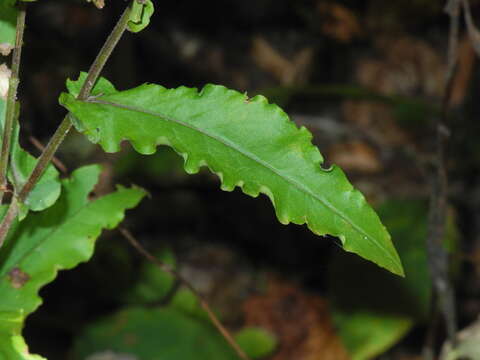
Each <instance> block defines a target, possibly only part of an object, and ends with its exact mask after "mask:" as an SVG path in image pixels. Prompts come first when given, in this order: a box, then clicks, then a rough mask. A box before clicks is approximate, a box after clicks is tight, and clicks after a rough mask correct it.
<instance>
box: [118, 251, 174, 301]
mask: <svg viewBox="0 0 480 360" xmlns="http://www.w3.org/2000/svg"><path fill="white" fill-rule="evenodd" d="M154 255H155V257H156V258H158V259H160V260H161V261H162V262H163V263H164V264H168V265H169V266H171V267H175V257H174V255H173V253H172V252H171V251H170V250H164V251H162V252H161V253H160V254H154ZM174 282H175V279H174V278H173V277H172V275H170V274H168V273H166V272H164V271H161V270H159V268H158V266H156V265H155V264H152V263H151V262H145V263H143V264H142V267H141V268H140V275H139V279H138V281H137V283H136V284H135V286H133V288H132V289H130V291H129V292H128V294H127V295H126V299H127V301H128V302H130V303H135V304H151V303H154V302H157V301H160V300H161V299H162V298H164V297H165V296H166V295H167V294H168V292H169V291H170V290H171V288H172V286H173V284H174Z"/></svg>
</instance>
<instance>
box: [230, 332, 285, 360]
mask: <svg viewBox="0 0 480 360" xmlns="http://www.w3.org/2000/svg"><path fill="white" fill-rule="evenodd" d="M235 340H236V341H237V343H238V345H240V347H241V348H242V349H243V351H245V353H246V354H247V355H248V356H249V357H251V358H252V359H259V358H263V357H265V356H268V355H270V354H271V353H272V352H273V351H274V350H275V347H276V346H277V340H276V339H275V337H274V336H273V335H272V334H270V333H269V332H268V331H266V330H264V329H261V328H245V329H243V330H241V331H240V332H239V333H237V334H236V335H235Z"/></svg>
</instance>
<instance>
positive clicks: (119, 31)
mask: <svg viewBox="0 0 480 360" xmlns="http://www.w3.org/2000/svg"><path fill="white" fill-rule="evenodd" d="M133 1H135V0H133ZM130 11H131V7H130V6H127V8H126V9H125V11H124V12H123V14H122V16H121V17H120V20H119V21H118V22H117V24H116V25H115V27H114V28H113V30H112V32H111V33H110V35H109V36H108V38H107V40H106V41H105V43H104V45H103V47H102V49H101V50H100V52H99V53H98V55H97V57H96V58H95V61H94V62H93V64H92V66H91V67H90V69H89V70H88V75H87V78H86V80H85V82H84V83H83V85H82V88H81V89H80V92H79V95H78V96H77V99H80V100H85V99H87V98H88V96H89V95H90V92H91V91H92V89H93V86H94V85H95V82H96V81H97V79H98V76H99V75H100V72H101V71H102V69H103V67H104V66H105V63H106V62H107V60H108V58H109V57H110V55H111V54H112V51H113V49H115V46H116V45H117V44H118V41H119V40H120V39H121V37H122V35H123V33H124V32H125V30H126V29H127V24H128V21H129V19H130ZM71 127H72V122H71V120H70V115H69V114H67V115H66V116H65V118H64V119H63V121H62V122H61V124H60V125H59V127H58V128H57V130H56V131H55V133H54V134H53V136H52V138H51V139H50V141H49V142H48V144H47V146H46V147H45V150H44V151H43V152H42V154H41V155H40V157H39V158H38V161H37V164H36V165H35V168H34V169H33V171H32V173H31V174H30V176H29V177H28V179H27V182H26V183H25V185H24V186H23V187H22V189H21V190H20V192H19V193H18V195H17V198H18V202H20V203H22V202H24V201H25V199H26V198H27V196H28V194H30V191H32V189H33V187H34V186H35V185H36V184H37V182H38V180H39V179H40V177H41V176H42V174H43V172H44V171H45V169H46V168H47V166H48V164H49V163H50V162H51V161H52V158H53V155H54V154H55V152H56V151H57V149H58V147H59V146H60V144H61V143H62V142H63V140H64V139H65V136H66V135H67V134H68V132H69V131H70V129H71ZM13 204H14V203H13V202H12V203H11V204H10V208H11V209H9V210H8V211H9V213H10V214H11V215H12V216H10V217H6V216H5V217H4V218H3V219H2V222H1V224H0V246H1V244H2V243H3V242H4V240H5V237H6V236H7V234H8V231H9V229H10V227H11V226H12V223H13V220H14V219H15V218H16V216H17V214H18V206H13Z"/></svg>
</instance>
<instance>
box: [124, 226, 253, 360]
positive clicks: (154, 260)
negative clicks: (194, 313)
mask: <svg viewBox="0 0 480 360" xmlns="http://www.w3.org/2000/svg"><path fill="white" fill-rule="evenodd" d="M119 230H120V232H121V233H122V235H123V236H124V237H125V238H126V239H127V240H128V242H129V243H130V244H131V245H132V246H133V247H134V248H135V249H136V250H137V251H138V252H139V253H140V254H142V255H143V256H144V257H145V258H146V259H147V260H149V261H150V262H152V263H153V264H155V265H156V266H157V267H158V268H159V269H160V270H162V271H164V272H166V273H168V274H170V275H172V276H173V277H175V278H176V279H178V280H179V281H180V282H181V283H182V284H184V285H185V286H186V287H187V288H188V290H190V291H191V292H192V293H193V294H194V295H195V296H196V297H197V298H198V300H199V301H200V305H201V306H202V308H203V310H205V312H206V313H207V315H208V317H209V318H210V320H211V321H212V323H213V325H214V326H215V327H216V328H217V330H218V331H219V332H220V334H222V336H223V337H224V338H225V340H226V341H227V342H228V344H229V345H230V346H231V347H232V348H233V350H235V352H236V353H237V355H238V356H239V357H240V358H241V359H242V360H250V359H249V357H248V355H247V354H245V352H244V351H243V350H242V348H240V346H239V345H238V344H237V342H236V341H235V340H234V338H233V337H232V335H231V334H230V333H229V331H228V330H227V329H226V328H225V327H224V326H223V325H222V323H221V322H220V320H219V319H218V318H217V316H216V315H215V313H214V312H213V311H212V309H211V307H210V305H208V302H207V301H206V300H205V298H204V296H203V295H202V294H200V293H199V292H198V291H197V290H196V289H195V288H194V287H193V285H192V284H190V282H188V281H187V280H186V279H185V278H184V277H183V276H182V275H180V274H179V273H178V272H177V271H176V270H175V269H173V268H171V267H170V266H169V265H167V264H165V263H163V262H162V261H160V260H158V259H157V258H156V257H155V256H153V255H152V254H150V253H149V252H148V251H147V250H146V249H145V248H144V247H143V246H142V245H141V244H140V243H139V242H138V241H137V240H136V239H135V237H134V236H133V235H132V234H131V233H130V232H129V231H128V230H127V229H125V228H122V227H121V228H119Z"/></svg>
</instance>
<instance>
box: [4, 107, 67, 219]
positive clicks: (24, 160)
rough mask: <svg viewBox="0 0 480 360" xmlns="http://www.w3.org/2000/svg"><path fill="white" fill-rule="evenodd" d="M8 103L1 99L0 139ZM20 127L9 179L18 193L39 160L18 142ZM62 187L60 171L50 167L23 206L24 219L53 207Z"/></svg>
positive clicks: (17, 131)
mask: <svg viewBox="0 0 480 360" xmlns="http://www.w3.org/2000/svg"><path fill="white" fill-rule="evenodd" d="M5 108H6V103H5V101H4V100H3V99H1V98H0V138H1V136H2V132H3V124H4V123H5V110H6V109H5ZM19 131H20V130H19V127H18V126H16V129H15V130H14V134H13V138H12V147H11V157H10V168H9V171H8V179H9V180H10V182H11V183H12V185H13V187H14V189H15V190H16V191H17V192H18V191H20V189H21V188H22V186H23V185H24V184H25V182H26V181H27V179H28V177H29V175H30V173H31V172H32V170H33V168H34V167H35V165H36V163H37V159H36V158H35V157H33V156H32V155H30V154H29V153H28V152H26V151H25V150H23V149H22V148H21V146H20V143H19V141H18V135H19ZM60 191H61V185H60V180H59V179H58V171H57V170H56V169H55V167H54V166H53V165H49V166H48V167H47V169H46V170H45V173H44V174H43V175H42V177H41V178H40V180H39V181H38V183H37V184H36V185H35V186H34V188H33V189H32V191H31V192H30V194H28V196H27V198H26V199H25V204H22V212H21V215H22V217H23V216H25V215H26V212H27V211H28V210H29V209H30V210H34V211H41V210H44V209H46V208H48V207H50V206H52V205H53V204H54V203H55V201H57V199H58V197H59V196H60Z"/></svg>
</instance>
